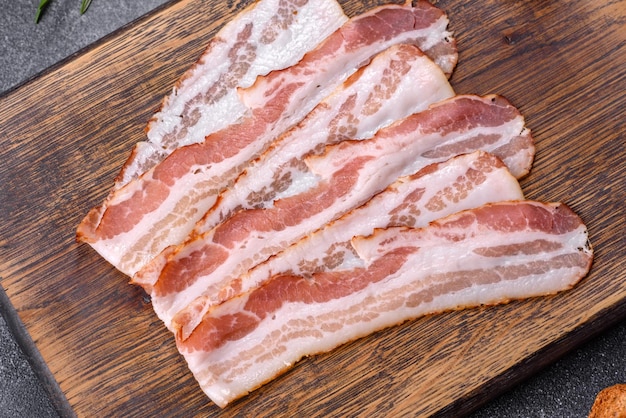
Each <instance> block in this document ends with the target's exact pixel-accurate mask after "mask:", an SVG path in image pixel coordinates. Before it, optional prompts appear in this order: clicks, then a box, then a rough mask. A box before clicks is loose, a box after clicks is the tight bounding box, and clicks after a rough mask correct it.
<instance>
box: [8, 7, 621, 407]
mask: <svg viewBox="0 0 626 418" xmlns="http://www.w3.org/2000/svg"><path fill="white" fill-rule="evenodd" d="M38 3H39V0H0V94H1V93H3V92H6V91H8V90H10V89H12V88H15V87H17V86H19V84H21V83H23V82H24V81H26V80H28V79H29V78H31V77H33V76H35V75H36V74H37V73H39V72H40V71H42V70H44V69H45V68H47V67H49V66H50V65H53V64H55V63H57V62H58V61H60V60H62V59H64V58H66V57H68V56H70V55H71V54H73V53H75V52H77V51H79V50H80V49H81V48H83V47H85V46H87V45H89V44H90V43H92V42H95V41H97V40H98V39H100V38H101V37H103V36H104V35H107V34H109V33H110V32H113V31H114V30H116V29H117V28H119V27H121V26H123V25H125V24H127V23H128V22H131V21H132V20H134V19H136V18H138V17H140V16H141V15H143V14H145V13H147V12H149V11H151V10H153V9H154V8H156V7H158V6H160V5H162V4H164V3H166V0H93V2H92V5H91V7H90V9H89V10H88V12H87V13H86V14H85V15H83V16H80V14H79V5H80V0H52V2H51V3H50V6H49V7H48V8H47V10H46V13H45V14H44V16H43V18H42V19H41V21H40V23H39V24H38V25H35V24H34V16H35V10H36V7H37V4H38ZM0 123H2V121H0ZM0 140H1V139H0ZM0 204H1V202H0ZM0 274H1V272H0ZM2 308H3V309H2V311H3V312H4V311H5V310H6V307H2ZM616 383H626V323H622V324H619V325H617V326H616V327H613V328H612V329H610V330H608V331H605V332H604V333H603V334H601V335H600V336H598V337H596V338H594V339H593V340H591V341H589V342H587V343H586V344H584V345H583V346H581V347H580V348H578V349H577V350H575V351H573V352H571V353H569V354H568V355H566V356H565V357H564V358H562V359H561V360H559V361H557V362H556V363H555V364H553V365H551V366H550V367H548V368H546V369H545V370H543V371H542V372H540V373H539V374H538V375H536V376H534V377H532V378H530V379H529V380H527V381H526V382H524V383H522V384H520V385H518V386H516V387H515V388H514V389H513V390H511V391H510V392H508V393H505V394H504V395H502V396H500V397H498V398H497V399H495V400H494V401H492V402H490V403H489V404H487V405H485V406H483V407H482V408H481V409H480V410H478V411H477V412H476V413H475V414H473V415H472V418H486V417H586V416H587V414H588V412H589V409H590V408H591V404H592V403H593V400H594V398H595V396H596V394H597V392H598V391H599V390H601V389H602V388H604V387H607V386H610V385H612V384H616ZM55 416H57V414H56V413H55V410H54V408H53V406H52V404H51V403H50V402H49V400H48V398H47V395H46V391H45V390H44V389H43V386H42V385H41V384H40V383H39V381H38V380H37V378H36V377H35V374H34V373H33V369H32V368H31V366H30V364H29V362H28V360H27V357H26V355H25V354H24V352H23V351H22V350H21V349H20V348H19V346H18V344H17V343H16V340H15V338H14V337H13V335H12V334H11V332H10V331H9V328H8V327H7V322H6V321H5V320H4V318H2V317H1V316H0V417H37V418H39V417H55Z"/></svg>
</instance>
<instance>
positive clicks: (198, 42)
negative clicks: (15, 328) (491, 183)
mask: <svg viewBox="0 0 626 418" xmlns="http://www.w3.org/2000/svg"><path fill="white" fill-rule="evenodd" d="M249 3H250V1H239V2H235V1H229V2H211V1H200V0H181V1H179V2H174V3H171V4H168V5H167V7H164V8H161V9H159V10H157V11H156V12H155V13H153V14H150V15H148V16H147V17H145V18H143V19H141V20H139V21H137V22H134V23H133V24H132V25H129V26H127V27H125V28H123V29H122V30H120V31H118V32H116V33H114V34H113V35H112V36H108V37H106V38H105V39H103V40H102V41H100V42H98V43H97V44H95V45H93V46H92V47H90V48H88V49H86V50H84V51H82V52H81V53H79V54H77V55H75V56H74V57H72V58H70V59H68V60H66V61H64V62H63V63H61V64H59V65H57V66H55V67H53V68H52V69H50V70H48V71H46V72H45V73H43V74H41V75H39V76H38V77H36V78H35V79H33V80H31V81H30V82H28V83H27V84H25V85H23V86H21V87H20V88H18V89H15V90H13V91H11V92H9V93H8V94H6V95H4V96H3V97H0V143H1V144H2V147H1V148H0V158H1V160H2V162H3V163H2V165H0V214H1V217H2V219H1V222H0V279H1V281H2V285H3V286H4V288H5V289H6V292H7V294H8V296H9V298H10V300H11V301H12V303H13V305H14V306H15V308H16V310H17V312H18V313H19V315H20V318H21V319H22V321H23V322H24V324H25V326H26V329H27V330H28V332H29V333H30V335H31V336H32V338H33V340H34V342H35V344H36V346H37V348H38V349H39V350H40V352H41V354H42V356H43V358H44V359H45V361H46V362H47V364H48V367H49V369H50V371H51V372H52V374H53V375H54V376H55V378H56V379H57V381H58V382H59V385H60V387H61V389H62V390H63V392H64V393H65V395H66V397H67V399H68V401H69V403H70V404H71V406H72V408H73V409H74V411H75V412H76V414H77V415H78V416H85V417H90V416H154V415H158V416H170V417H174V416H212V415H217V414H218V413H220V414H221V415H224V416H234V415H242V416H275V415H277V414H283V415H295V414H298V415H300V416H330V415H337V416H339V415H341V416H345V415H363V416H371V415H372V414H375V413H378V414H380V413H383V412H384V413H386V414H389V415H394V416H399V415H409V416H427V415H432V414H434V413H437V412H439V413H440V414H451V415H460V414H462V413H465V412H468V411H469V410H471V409H472V408H474V407H475V406H477V405H478V404H479V403H480V402H482V401H485V400H488V399H490V398H491V397H492V396H494V395H495V394H496V393H497V388H496V386H499V387H504V386H506V382H509V384H510V382H514V381H517V380H520V379H521V378H523V377H525V375H526V374H527V373H529V372H531V371H533V370H536V368H537V365H543V364H547V363H548V362H550V361H552V360H554V359H555V358H556V356H558V355H559V354H562V353H563V352H565V351H567V350H569V349H571V348H573V347H574V346H575V345H576V344H578V343H580V342H581V341H582V340H583V339H584V338H585V336H587V335H591V334H593V333H594V332H597V331H598V330H599V329H601V328H602V327H604V326H607V325H609V323H611V322H614V321H616V320H620V319H623V318H624V316H625V315H626V309H624V306H626V273H625V270H626V269H625V267H626V263H624V257H623V256H624V254H625V253H626V231H625V226H624V225H625V224H626V222H625V218H626V214H625V211H624V206H625V205H624V201H625V197H626V195H625V189H626V143H625V137H624V131H625V122H624V121H625V119H626V118H625V117H624V109H626V95H625V91H626V31H625V30H624V26H625V25H626V3H625V2H623V1H607V2H586V1H581V0H570V1H560V2H554V1H542V2H528V1H521V0H519V1H507V2H500V1H495V0H485V1H481V2H474V1H460V0H457V1H454V0H440V1H438V2H437V6H439V7H440V8H442V9H443V10H445V11H447V12H448V14H449V17H450V20H451V24H450V28H451V30H453V31H454V32H455V37H456V39H457V42H458V47H459V51H460V56H459V65H458V67H457V69H456V70H455V73H454V74H453V77H452V79H451V82H452V84H453V86H454V88H455V89H456V91H457V92H458V93H478V94H486V93H499V94H502V95H504V96H505V97H507V98H508V99H509V100H510V101H511V102H512V103H513V104H515V105H516V106H518V107H519V109H520V110H521V111H522V113H523V114H524V115H525V116H526V119H527V125H528V126H529V127H530V128H531V129H532V131H533V134H534V137H535V139H536V143H537V158H536V161H535V165H534V168H533V170H532V172H531V174H530V175H529V176H528V177H527V178H526V179H524V180H523V181H522V186H523V189H524V192H525V193H526V195H527V197H529V198H532V199H538V200H543V201H562V202H565V203H567V204H568V205H569V206H571V207H572V208H573V209H574V210H575V211H576V212H577V213H578V214H579V215H580V216H581V217H582V218H583V220H584V221H585V223H586V224H587V226H588V228H589V233H590V239H591V242H592V244H593V246H594V248H595V261H594V265H593V267H592V271H591V273H590V274H589V275H588V277H587V278H585V279H584V280H583V281H582V282H581V283H580V284H579V285H578V286H577V287H576V288H574V289H573V290H571V291H568V292H565V293H563V294H560V295H557V296H554V297H546V298H537V299H533V300H526V301H519V302H513V303H510V304H507V305H503V306H498V307H491V308H479V309H470V310H465V311H458V312H451V313H446V314H441V315H434V316H429V317H424V318H420V319H418V320H415V321H411V322H408V323H405V324H404V325H401V326H398V327H395V328H390V329H387V330H384V331H381V332H377V333H376V334H374V335H372V336H370V337H367V338H363V339H360V340H358V341H355V342H353V343H350V344H347V345H344V346H342V347H340V348H339V349H337V350H335V351H333V352H332V353H329V354H326V355H320V356H315V357H311V358H307V359H305V360H303V361H301V362H300V363H299V364H297V365H296V367H294V368H293V369H292V370H290V371H289V372H287V373H286V374H284V375H283V376H281V377H279V378H278V379H276V380H274V381H273V382H271V383H269V384H267V385H265V386H263V387H262V388H260V389H259V390H257V391H255V392H254V393H252V394H251V395H249V396H247V397H245V398H243V399H241V400H240V401H237V402H235V403H234V404H233V405H231V406H229V407H228V408H226V409H225V410H223V411H221V410H219V408H217V407H216V406H215V405H213V404H212V403H211V401H210V400H208V398H206V397H205V396H204V394H203V393H202V392H201V391H200V389H199V387H198V385H197V384H196V383H195V381H194V379H193V377H192V376H191V374H190V373H189V372H188V370H187V368H186V366H185V364H184V360H183V359H182V357H180V356H179V355H178V353H177V352H176V349H175V345H174V341H173V338H172V337H171V336H170V334H169V333H168V332H167V331H166V330H165V328H164V327H163V326H162V324H161V323H160V321H159V320H158V319H157V317H156V316H155V315H154V313H153V312H152V309H151V306H150V304H149V300H147V299H146V297H145V294H144V293H143V292H142V291H141V290H139V289H138V288H135V287H132V286H130V285H128V284H127V279H126V278H125V277H124V276H123V275H122V274H120V273H118V272H117V271H115V270H114V268H113V267H111V266H110V265H108V264H107V263H106V262H105V261H103V260H102V259H101V258H100V257H99V256H98V255H97V254H96V253H95V252H94V251H93V250H91V249H90V248H89V247H88V246H86V245H80V244H77V243H75V241H74V233H75V227H76V226H77V224H78V223H79V221H80V220H81V219H82V217H83V216H84V215H85V214H86V213H87V211H88V210H89V209H90V208H91V207H93V206H94V205H96V204H99V203H100V202H101V200H102V199H103V198H104V197H105V195H106V193H107V191H108V189H109V187H110V186H111V185H112V182H113V178H114V177H115V175H116V174H117V172H118V170H119V168H120V166H121V165H122V164H123V162H124V160H125V159H126V157H127V154H128V152H129V150H130V148H131V146H132V144H134V143H135V142H137V141H139V140H142V139H143V138H144V134H143V128H144V126H145V123H146V122H147V121H148V119H149V118H150V116H151V114H152V112H153V111H154V110H155V109H156V108H157V107H158V105H159V103H160V101H161V99H162V97H163V96H164V95H166V94H168V92H169V91H170V89H171V87H172V86H173V84H174V83H175V81H176V80H177V78H178V77H179V76H180V75H181V74H182V73H183V72H184V71H185V69H187V68H188V67H189V66H190V65H191V64H192V63H193V62H194V61H195V60H196V59H197V58H198V56H199V55H200V54H201V52H202V51H203V49H204V47H205V46H206V44H207V43H208V41H209V39H210V38H211V36H212V35H213V34H214V33H215V31H216V30H217V29H218V28H219V27H220V26H221V25H222V24H223V23H224V22H225V21H226V20H227V19H228V18H229V17H230V16H232V14H233V13H234V12H235V11H236V10H237V9H240V8H242V7H244V6H245V5H247V4H249ZM374 3H375V2H373V1H372V2H370V1H368V2H357V1H349V0H348V1H345V2H343V4H344V5H345V10H346V12H347V14H349V15H353V14H355V13H357V12H358V11H361V10H364V9H365V8H368V7H370V6H372V5H373V4H374ZM533 365H534V366H533ZM503 377H506V379H503ZM504 380H506V382H504ZM494 382H498V383H502V384H499V385H496V384H494Z"/></svg>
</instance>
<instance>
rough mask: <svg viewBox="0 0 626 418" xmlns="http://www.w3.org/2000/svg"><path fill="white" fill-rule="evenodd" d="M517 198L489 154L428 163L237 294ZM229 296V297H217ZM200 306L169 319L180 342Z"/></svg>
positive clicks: (256, 274) (333, 266) (249, 277)
mask: <svg viewBox="0 0 626 418" xmlns="http://www.w3.org/2000/svg"><path fill="white" fill-rule="evenodd" d="M522 199H524V195H523V194H522V190H521V188H520V186H519V184H518V182H517V180H516V179H515V177H513V176H512V175H511V174H510V173H509V171H508V169H507V168H506V166H505V165H504V164H503V163H502V162H501V161H500V159H498V158H497V157H495V156H493V155H491V154H488V153H485V152H482V151H476V152H474V153H471V154H465V155H459V156H457V157H454V158H451V159H449V160H448V161H445V162H443V163H435V164H431V165H429V166H427V167H424V168H423V169H421V170H419V171H418V172H417V173H415V174H413V175H410V176H405V177H400V178H399V179H398V180H396V181H395V182H394V183H393V184H391V185H390V186H389V187H387V189H385V190H384V191H382V192H381V193H379V194H377V195H376V196H374V197H373V198H372V199H371V200H369V201H368V202H367V203H365V204H364V205H362V206H360V207H358V208H357V209H354V210H352V211H351V212H348V213H347V214H345V215H344V216H343V217H341V218H340V219H338V220H336V221H334V222H331V223H329V224H327V225H325V226H324V227H323V228H322V229H320V230H318V231H316V232H314V233H312V234H310V235H309V236H307V237H305V238H303V239H302V240H300V241H298V242H297V243H295V244H294V245H292V246H290V247H289V248H287V249H285V250H284V251H282V252H280V253H278V254H277V255H276V256H274V257H271V258H270V259H268V260H267V261H265V262H264V263H261V264H259V265H257V266H256V267H254V268H252V269H251V270H250V271H248V272H247V273H246V274H244V275H242V276H241V277H240V281H241V289H240V291H241V292H247V291H249V290H251V289H254V288H256V287H259V286H261V285H262V284H263V283H265V282H267V281H268V280H269V279H270V278H271V277H272V276H276V275H279V274H291V275H293V274H296V275H299V276H303V277H306V278H310V277H311V276H312V275H313V274H316V273H320V272H329V271H336V270H342V269H346V268H350V267H354V266H356V265H359V264H360V263H361V262H360V260H359V259H358V257H357V256H356V255H355V254H354V252H353V250H352V246H351V244H350V240H351V239H352V238H353V237H354V236H357V235H370V234H372V233H373V232H374V229H375V228H387V227H391V226H410V227H423V226H426V225H427V224H428V223H429V222H431V221H433V220H435V219H437V218H441V217H444V216H447V215H451V214H453V213H456V212H459V211H461V210H464V209H470V208H474V207H478V206H481V205H483V204H485V203H491V202H498V201H501V200H522ZM234 296H236V295H235V294H233V293H230V294H228V295H227V296H224V297H223V298H221V299H223V300H227V299H229V298H231V297H234ZM204 302H205V301H204V300H203V299H200V300H196V301H194V303H192V304H190V305H188V306H187V307H186V308H185V309H183V310H182V311H180V312H179V313H178V314H177V315H176V316H175V317H174V319H173V324H174V325H173V328H178V329H179V331H178V332H179V335H178V338H179V339H180V340H185V339H187V338H188V337H189V335H190V333H191V331H193V328H194V327H195V326H197V325H198V322H199V320H200V318H201V316H200V315H201V314H202V312H203V304H204ZM198 304H199V305H198Z"/></svg>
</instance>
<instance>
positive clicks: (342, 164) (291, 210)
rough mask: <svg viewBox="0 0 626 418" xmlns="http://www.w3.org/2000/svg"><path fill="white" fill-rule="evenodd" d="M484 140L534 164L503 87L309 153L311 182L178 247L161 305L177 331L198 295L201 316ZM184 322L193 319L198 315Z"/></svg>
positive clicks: (157, 306) (523, 165) (157, 299)
mask: <svg viewBox="0 0 626 418" xmlns="http://www.w3.org/2000/svg"><path fill="white" fill-rule="evenodd" d="M513 144H521V145H513ZM481 149H482V150H485V151H490V152H493V153H494V154H495V155H497V156H498V157H500V158H502V159H503V160H507V159H508V160H509V161H510V162H514V163H517V164H518V166H513V167H510V166H509V169H510V170H511V171H512V172H513V173H516V174H518V175H520V174H523V173H524V172H527V170H528V169H529V168H530V166H531V165H532V159H533V156H534V146H533V143H532V138H531V136H530V132H529V131H528V130H527V129H525V127H524V118H523V117H522V115H521V114H520V113H519V112H518V111H517V109H515V107H513V106H511V105H510V104H509V103H508V102H507V101H506V100H505V99H503V98H501V97H498V96H487V97H484V98H483V97H478V96H455V97H453V98H451V99H448V100H445V101H442V102H439V103H437V104H435V105H432V106H431V107H430V108H429V109H428V110H425V111H422V112H419V113H416V114H414V115H411V116H409V117H407V118H405V119H403V120H402V121H399V122H396V123H395V124H393V125H391V126H389V127H387V128H383V129H381V130H380V131H379V132H378V133H377V134H376V135H375V136H374V137H373V138H371V139H368V140H362V141H343V142H340V143H339V144H336V145H331V146H328V147H326V152H325V153H324V154H323V155H320V156H317V155H315V156H311V157H308V158H307V159H306V160H305V162H306V164H307V165H308V167H309V169H310V170H311V172H312V173H313V174H315V175H316V176H317V181H316V182H315V183H313V184H312V185H311V187H309V188H307V189H305V190H304V191H302V192H300V193H298V194H295V195H292V196H288V197H286V198H284V199H281V200H277V201H275V202H274V204H273V206H271V207H266V208H261V209H250V210H243V211H240V212H237V213H236V214H234V215H233V216H232V217H230V218H229V219H227V220H226V221H225V222H223V223H221V224H220V225H218V226H217V227H216V228H214V229H212V230H210V231H208V232H207V233H204V234H201V235H199V236H197V237H195V238H194V239H193V240H190V241H187V242H186V243H185V244H184V245H181V246H180V247H178V248H177V249H176V250H175V251H174V252H172V253H171V254H169V255H168V257H167V262H166V263H165V264H162V265H160V266H159V267H162V269H161V270H160V271H157V273H158V274H159V276H158V280H157V281H156V283H155V284H154V286H153V287H152V292H151V296H152V304H153V308H154V310H155V312H156V313H157V315H158V316H159V318H161V319H162V320H163V322H164V323H165V324H166V326H168V327H169V328H170V329H172V330H174V331H176V329H177V328H178V327H179V326H181V324H171V318H173V316H174V315H176V314H177V313H178V312H180V311H181V310H182V309H184V308H185V307H186V306H187V305H189V304H190V303H192V302H193V304H192V306H193V309H195V310H196V312H195V316H192V315H184V318H186V319H190V318H192V319H193V320H194V321H198V320H199V319H200V318H201V317H202V314H203V313H204V312H206V310H207V309H208V308H209V307H210V305H211V304H214V303H220V302H221V301H223V299H224V298H225V297H227V296H228V295H232V294H237V293H239V292H240V291H241V286H242V283H241V279H240V276H241V275H242V274H244V273H246V272H247V271H248V270H249V269H250V268H252V267H254V266H255V265H258V264H259V263H261V262H263V261H265V260H267V259H268V258H269V257H270V256H272V255H274V254H277V253H278V252H280V251H282V250H284V249H285V248H287V247H288V246H289V245H291V244H292V243H294V242H296V241H298V240H299V239H301V238H303V237H304V236H306V235H307V234H309V233H311V232H313V231H315V230H317V229H319V228H320V227H322V226H323V225H325V224H326V223H328V222H331V221H333V220H334V219H338V218H339V217H340V216H342V215H343V214H344V213H347V212H348V211H350V210H352V209H354V208H356V207H358V206H360V205H361V204H363V203H365V202H366V201H368V200H369V199H370V198H371V197H372V196H373V195H375V194H376V193H378V192H380V191H382V190H384V189H385V188H386V187H387V186H388V185H389V184H391V183H393V182H394V181H395V180H396V179H397V178H398V177H399V176H402V175H408V174H412V173H414V172H416V171H417V170H419V169H420V168H422V167H424V166H426V165H428V164H430V163H433V162H438V161H445V160H447V159H449V158H451V157H454V156H455V155H457V154H459V153H465V152H472V151H475V150H481ZM503 149H506V150H507V152H505V153H503V152H502V150H503ZM510 149H515V150H516V151H515V153H514V154H513V155H511V154H510V153H509V150H510ZM153 273H154V272H151V274H153ZM196 323H197V322H196ZM182 326H184V327H185V328H186V329H193V323H186V324H182Z"/></svg>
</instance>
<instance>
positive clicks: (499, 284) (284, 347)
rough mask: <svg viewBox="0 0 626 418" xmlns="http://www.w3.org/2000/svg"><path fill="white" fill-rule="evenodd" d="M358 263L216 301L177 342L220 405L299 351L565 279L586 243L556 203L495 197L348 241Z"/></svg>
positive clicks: (278, 279) (573, 278)
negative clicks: (416, 225)
mask: <svg viewBox="0 0 626 418" xmlns="http://www.w3.org/2000/svg"><path fill="white" fill-rule="evenodd" d="M352 245H353V246H354V248H355V250H356V252H357V253H358V254H359V256H360V257H362V264H361V266H358V267H354V268H348V269H343V270H334V271H331V272H320V273H314V274H313V275H312V277H310V278H304V277H302V276H298V275H289V274H284V275H277V276H274V277H272V278H271V280H269V281H268V282H266V283H265V284H264V285H262V286H260V287H258V288H256V289H254V290H251V291H249V292H247V293H243V294H240V295H238V296H236V297H234V298H232V299H229V300H227V301H226V302H224V303H223V304H221V305H217V306H214V307H213V308H212V309H211V310H210V311H209V312H208V314H207V315H206V316H205V317H204V319H203V321H202V323H201V325H199V326H198V327H197V328H196V330H195V331H194V332H193V333H192V334H191V336H190V337H189V338H187V339H186V340H185V341H181V340H177V346H178V349H179V351H180V352H181V353H182V354H183V355H184V356H185V359H186V361H187V363H188V365H189V368H190V370H191V371H192V372H193V374H194V376H195V377H196V379H197V380H198V382H199V383H200V386H201V388H202V390H203V391H204V392H205V393H206V394H207V395H208V396H209V397H210V398H211V399H212V400H213V401H214V402H215V403H216V404H217V405H219V406H220V407H224V406H226V405H227V404H228V403H229V402H231V401H233V400H234V399H237V398H239V397H241V396H244V395H246V394H247V393H249V392H250V391H252V390H254V389H255V388H257V387H259V386H261V385H262V384H264V383H266V382H268V381H269V380H271V379H273V378H275V377H276V376H277V375H279V374H280V373H282V372H284V371H285V370H287V369H288V368H290V367H291V366H292V365H293V364H294V363H295V362H297V361H298V360H300V359H301V358H302V357H304V356H309V355H314V354H318V353H323V352H328V351H330V350H332V349H334V348H336V347H337V346H339V345H342V344H345V343H346V342H349V341H351V340H354V339H357V338H361V337H363V336H366V335H369V334H371V333H373V332H375V331H377V330H380V329H383V328H386V327H390V326H394V325H397V324H400V323H402V322H404V321H407V320H411V319H414V318H416V317H419V316H421V315H425V314H432V313H439V312H444V311H449V310H454V309H460V308H468V307H473V306H478V305H484V304H500V303H506V302H508V301H510V300H512V299H519V298H528V297H534V296H541V295H548V294H554V293H556V292H559V291H562V290H565V289H569V288H571V287H572V286H574V285H575V284H576V283H577V282H578V281H579V280H580V279H581V278H582V277H584V276H585V274H586V273H587V272H588V271H589V268H590V266H591V262H592V257H593V253H592V250H591V248H590V246H589V244H588V241H587V231H586V228H585V226H584V224H583V223H582V221H581V220H580V218H579V217H578V216H577V215H576V214H575V213H573V212H572V211H571V210H570V209H569V208H568V207H566V206H565V205H563V204H558V203H548V204H544V203H539V202H530V201H520V202H501V203H496V204H488V205H485V206H482V207H479V208H475V209H470V210H467V211H463V212H460V213H457V214H454V215H451V216H449V217H446V218H443V219H440V220H437V221H435V222H433V223H431V224H430V225H429V226H427V227H425V228H406V227H393V228H388V229H381V230H377V231H376V232H375V234H374V235H372V236H369V237H355V238H354V239H353V240H352Z"/></svg>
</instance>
